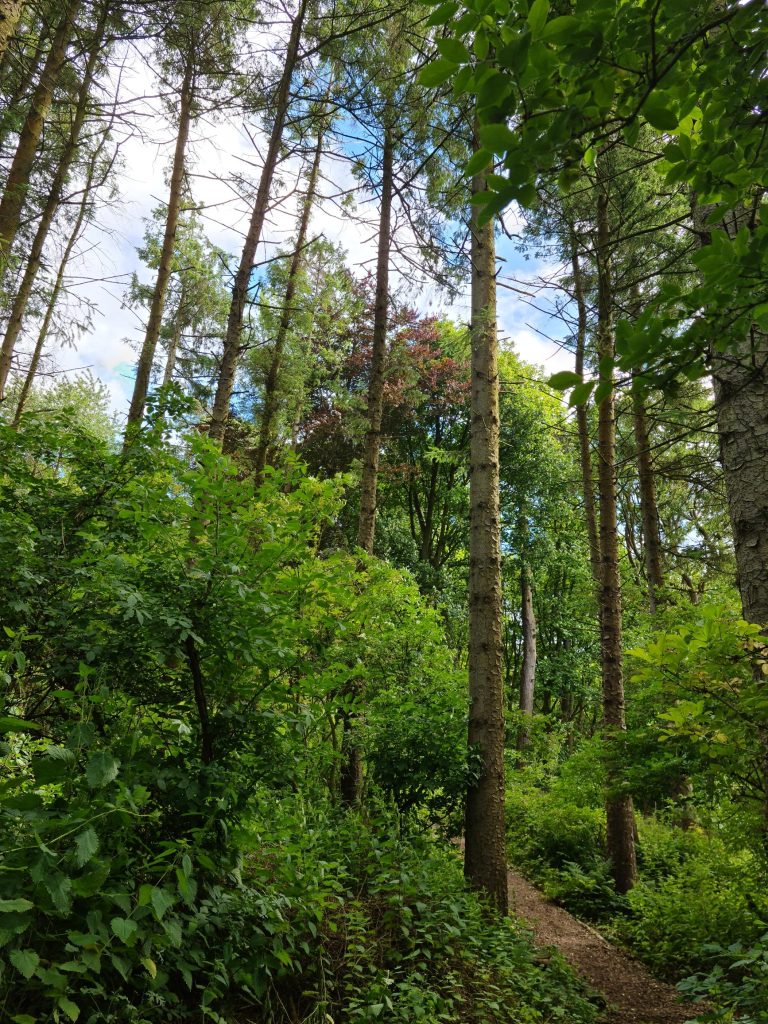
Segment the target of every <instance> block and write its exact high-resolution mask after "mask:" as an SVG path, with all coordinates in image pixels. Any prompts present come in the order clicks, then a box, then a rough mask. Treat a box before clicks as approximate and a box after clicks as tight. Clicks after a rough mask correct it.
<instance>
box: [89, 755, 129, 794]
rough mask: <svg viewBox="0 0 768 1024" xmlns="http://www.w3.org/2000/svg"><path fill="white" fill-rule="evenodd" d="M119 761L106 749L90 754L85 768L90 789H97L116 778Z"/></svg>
mask: <svg viewBox="0 0 768 1024" xmlns="http://www.w3.org/2000/svg"><path fill="white" fill-rule="evenodd" d="M119 768H120V762H119V761H118V760H117V758H115V757H113V756H112V754H110V752H109V751H108V750H98V751H97V752H96V753H95V754H91V756H90V758H89V759H88V765H87V767H86V769H85V774H86V778H87V779H88V785H89V786H90V787H91V789H99V787H101V786H106V785H107V783H109V782H112V781H113V780H114V779H116V778H117V773H118V770H119Z"/></svg>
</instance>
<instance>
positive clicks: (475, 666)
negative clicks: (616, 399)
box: [464, 143, 509, 913]
mask: <svg viewBox="0 0 768 1024" xmlns="http://www.w3.org/2000/svg"><path fill="white" fill-rule="evenodd" d="M476 145H477V143H476ZM484 189H485V175H483V174H479V175H476V176H475V177H474V178H473V180H472V191H473V192H475V193H477V192H482V191H484ZM471 232H472V254H471V258H472V322H471V338H472V360H471V373H472V394H471V406H470V419H471V439H470V475H469V481H470V483H469V503H470V511H469V516H470V519H469V732H468V740H469V745H470V748H472V749H477V751H478V752H479V754H480V757H481V759H482V768H481V771H480V777H479V778H478V780H477V781H476V782H475V784H474V785H472V786H471V787H470V788H469V790H468V791H467V803H466V817H465V845H464V874H465V876H466V878H467V880H468V881H469V883H470V884H471V885H472V886H473V887H474V888H476V889H479V890H481V891H483V892H484V893H485V894H486V895H487V897H488V898H489V899H490V901H491V902H492V903H493V904H494V905H495V907H496V908H497V909H498V910H499V911H501V912H502V913H506V912H507V910H508V907H509V895H508V890H507V857H506V843H505V838H506V837H505V829H504V690H503V669H502V614H501V552H500V528H499V371H498V341H497V337H496V250H495V239H494V225H493V220H490V221H489V222H488V223H487V224H485V225H484V226H482V227H481V226H480V224H479V223H478V216H477V207H476V206H473V207H472V224H471Z"/></svg>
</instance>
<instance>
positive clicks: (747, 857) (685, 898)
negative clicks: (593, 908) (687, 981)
mask: <svg viewBox="0 0 768 1024" xmlns="http://www.w3.org/2000/svg"><path fill="white" fill-rule="evenodd" d="M667 832H668V833H671V832H673V830H671V829H667ZM643 835H645V833H643ZM650 835H651V836H652V840H651V842H650V843H649V844H648V845H646V841H645V838H643V840H642V842H641V849H644V850H645V853H644V857H643V871H642V874H641V877H640V881H639V882H638V884H637V885H636V886H635V888H634V889H633V890H632V891H631V892H630V893H629V894H628V896H627V901H628V904H629V908H630V915H629V916H627V917H626V918H621V919H619V920H617V922H616V923H615V930H616V933H617V935H618V936H619V938H620V939H621V940H622V941H623V942H625V943H626V944H627V945H628V946H630V948H631V949H632V951H633V952H634V953H635V954H636V955H637V956H639V957H640V959H642V960H644V961H645V962H646V963H647V964H649V965H650V966H651V967H652V968H653V970H654V973H656V974H658V975H659V976H660V977H665V978H670V979H676V978H680V977H681V975H683V974H686V973H689V972H691V971H695V970H698V969H700V968H701V967H703V966H706V965H707V963H711V956H712V951H711V944H712V943H713V942H718V943H719V944H721V945H723V946H728V945H729V944H732V943H735V942H747V943H748V942H751V941H753V940H755V939H757V938H758V937H759V935H760V934H761V931H762V930H764V928H765V920H766V914H768V901H766V898H765V895H764V889H763V886H762V884H761V875H760V867H759V864H758V863H757V862H756V860H755V858H754V856H753V855H752V854H750V853H749V852H746V851H744V852H741V853H736V854H734V853H731V852H729V851H728V850H727V848H726V847H725V846H724V845H723V844H722V843H721V842H720V841H719V840H717V839H714V838H709V837H693V836H685V835H677V836H669V835H668V836H666V837H665V838H664V840H661V841H660V836H661V835H663V832H662V829H661V828H660V827H659V826H656V827H655V828H654V829H653V830H651V832H650Z"/></svg>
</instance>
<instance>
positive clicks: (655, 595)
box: [632, 391, 664, 615]
mask: <svg viewBox="0 0 768 1024" xmlns="http://www.w3.org/2000/svg"><path fill="white" fill-rule="evenodd" d="M632 421H633V427H634V434H635V446H636V448H637V480H638V484H639V487H640V518H641V521H642V526H643V554H644V561H645V574H646V578H647V583H648V607H649V609H650V612H651V615H655V614H656V610H657V608H658V605H659V592H660V590H661V589H662V587H663V586H664V569H663V565H662V556H661V530H660V527H659V509H658V505H657V503H656V481H655V479H654V471H653V464H652V462H651V440H650V429H649V427H648V412H647V410H646V408H645V402H644V401H643V398H642V396H641V395H640V394H638V393H637V392H635V391H633V393H632Z"/></svg>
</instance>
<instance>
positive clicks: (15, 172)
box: [0, 0, 81, 268]
mask: <svg viewBox="0 0 768 1024" xmlns="http://www.w3.org/2000/svg"><path fill="white" fill-rule="evenodd" d="M80 7H81V0H67V2H66V3H64V5H63V8H62V10H61V15H60V17H59V20H58V24H57V26H56V30H55V32H54V35H53V37H52V39H51V44H50V48H49V50H48V56H47V59H46V62H45V65H44V67H43V70H42V72H41V74H40V79H39V81H38V83H37V87H36V88H35V91H34V93H33V95H32V100H31V102H30V106H29V110H28V112H27V116H26V118H25V120H24V124H23V126H22V129H21V134H20V135H19V140H18V144H17V146H16V152H15V153H14V156H13V160H12V162H11V167H10V170H9V172H8V177H7V179H6V182H5V190H4V192H3V196H2V199H0V268H3V267H4V266H5V265H6V264H7V263H8V260H9V257H10V253H11V248H12V246H13V243H14V241H15V239H16V235H17V233H18V230H19V225H20V223H21V211H22V208H23V206H24V202H25V199H26V193H27V189H28V187H29V180H30V175H31V173H32V168H33V165H34V161H35V152H36V150H37V144H38V142H39V141H40V136H41V134H42V131H43V125H44V124H45V121H46V118H47V117H48V112H49V111H50V108H51V103H52V102H53V93H54V89H55V88H56V84H57V82H58V79H59V75H60V73H61V70H62V68H63V66H64V62H65V61H66V58H67V48H68V46H69V43H70V40H71V38H72V33H73V31H74V24H75V19H76V17H77V15H78V12H79V10H80Z"/></svg>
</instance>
